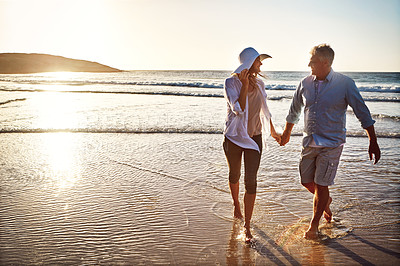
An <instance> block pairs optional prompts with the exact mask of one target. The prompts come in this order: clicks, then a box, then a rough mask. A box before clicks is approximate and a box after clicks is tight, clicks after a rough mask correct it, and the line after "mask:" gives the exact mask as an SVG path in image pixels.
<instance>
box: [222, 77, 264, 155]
mask: <svg viewBox="0 0 400 266" xmlns="http://www.w3.org/2000/svg"><path fill="white" fill-rule="evenodd" d="M257 85H258V87H259V89H260V91H261V94H262V96H263V97H262V98H263V101H262V104H261V111H260V119H261V124H262V135H263V142H264V145H265V144H266V141H265V140H266V138H267V137H268V136H269V121H270V119H271V113H270V111H269V108H268V105H267V93H266V92H265V85H264V82H263V81H262V80H261V79H258V78H257ZM241 88H242V82H241V81H240V80H239V78H238V77H237V76H236V75H233V76H231V77H229V78H227V79H226V80H225V84H224V96H225V99H226V101H227V117H226V121H225V128H224V136H225V137H226V138H228V139H229V140H230V141H232V142H233V143H234V144H236V145H238V146H240V147H242V148H244V149H252V150H256V151H258V152H260V150H259V148H258V145H257V143H256V142H255V141H254V140H253V139H251V138H250V136H249V134H248V132H247V127H248V115H249V100H248V97H246V107H245V109H244V110H242V108H241V106H240V103H239V96H240V89H241Z"/></svg>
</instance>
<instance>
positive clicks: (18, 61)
mask: <svg viewBox="0 0 400 266" xmlns="http://www.w3.org/2000/svg"><path fill="white" fill-rule="evenodd" d="M121 71H122V70H120V69H117V68H113V67H109V66H106V65H103V64H100V63H97V62H91V61H86V60H78V59H72V58H67V57H63V56H56V55H49V54H27V53H0V74H31V73H42V72H121Z"/></svg>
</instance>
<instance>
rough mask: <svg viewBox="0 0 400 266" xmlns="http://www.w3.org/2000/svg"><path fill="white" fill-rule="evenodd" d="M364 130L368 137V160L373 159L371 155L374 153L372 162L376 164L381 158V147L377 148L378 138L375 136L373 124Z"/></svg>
mask: <svg viewBox="0 0 400 266" xmlns="http://www.w3.org/2000/svg"><path fill="white" fill-rule="evenodd" d="M365 130H366V131H367V134H368V138H369V148H368V154H369V160H372V159H373V156H372V155H373V154H374V155H375V161H374V164H376V163H378V161H379V159H380V158H381V149H380V148H379V145H378V140H377V138H376V134H375V128H374V125H372V126H369V127H367V128H366V129H365Z"/></svg>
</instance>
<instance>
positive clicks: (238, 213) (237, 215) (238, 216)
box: [233, 207, 243, 220]
mask: <svg viewBox="0 0 400 266" xmlns="http://www.w3.org/2000/svg"><path fill="white" fill-rule="evenodd" d="M233 217H235V218H236V219H239V220H243V215H242V212H241V211H240V208H236V207H235V209H234V211H233Z"/></svg>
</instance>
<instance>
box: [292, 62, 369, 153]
mask: <svg viewBox="0 0 400 266" xmlns="http://www.w3.org/2000/svg"><path fill="white" fill-rule="evenodd" d="M349 105H350V106H351V108H352V109H353V111H354V114H355V115H356V117H357V118H358V120H359V121H360V122H361V126H362V127H363V128H368V127H370V126H372V125H373V124H374V123H375V121H374V120H373V119H372V117H371V114H370V112H369V110H368V107H367V106H366V105H365V103H364V100H363V98H362V97H361V95H360V92H359V90H358V88H357V86H356V85H355V82H354V80H352V79H351V78H349V77H347V76H345V75H343V74H340V73H336V72H334V71H333V70H331V71H330V72H329V74H328V76H327V77H326V79H325V81H324V82H323V83H322V84H321V85H320V87H319V90H318V81H317V79H316V77H315V76H313V75H309V76H307V77H305V78H304V79H303V80H302V81H300V84H299V86H298V87H297V90H296V92H295V93H294V96H293V100H292V104H291V106H290V109H289V114H288V116H287V117H286V121H287V122H289V123H293V124H296V123H297V122H298V121H299V118H300V113H301V109H302V108H303V107H304V132H303V135H304V138H303V147H307V146H309V145H310V143H311V142H312V140H313V139H314V141H315V144H316V145H318V146H323V147H337V146H340V145H342V144H344V143H345V142H346V111H347V106H349Z"/></svg>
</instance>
